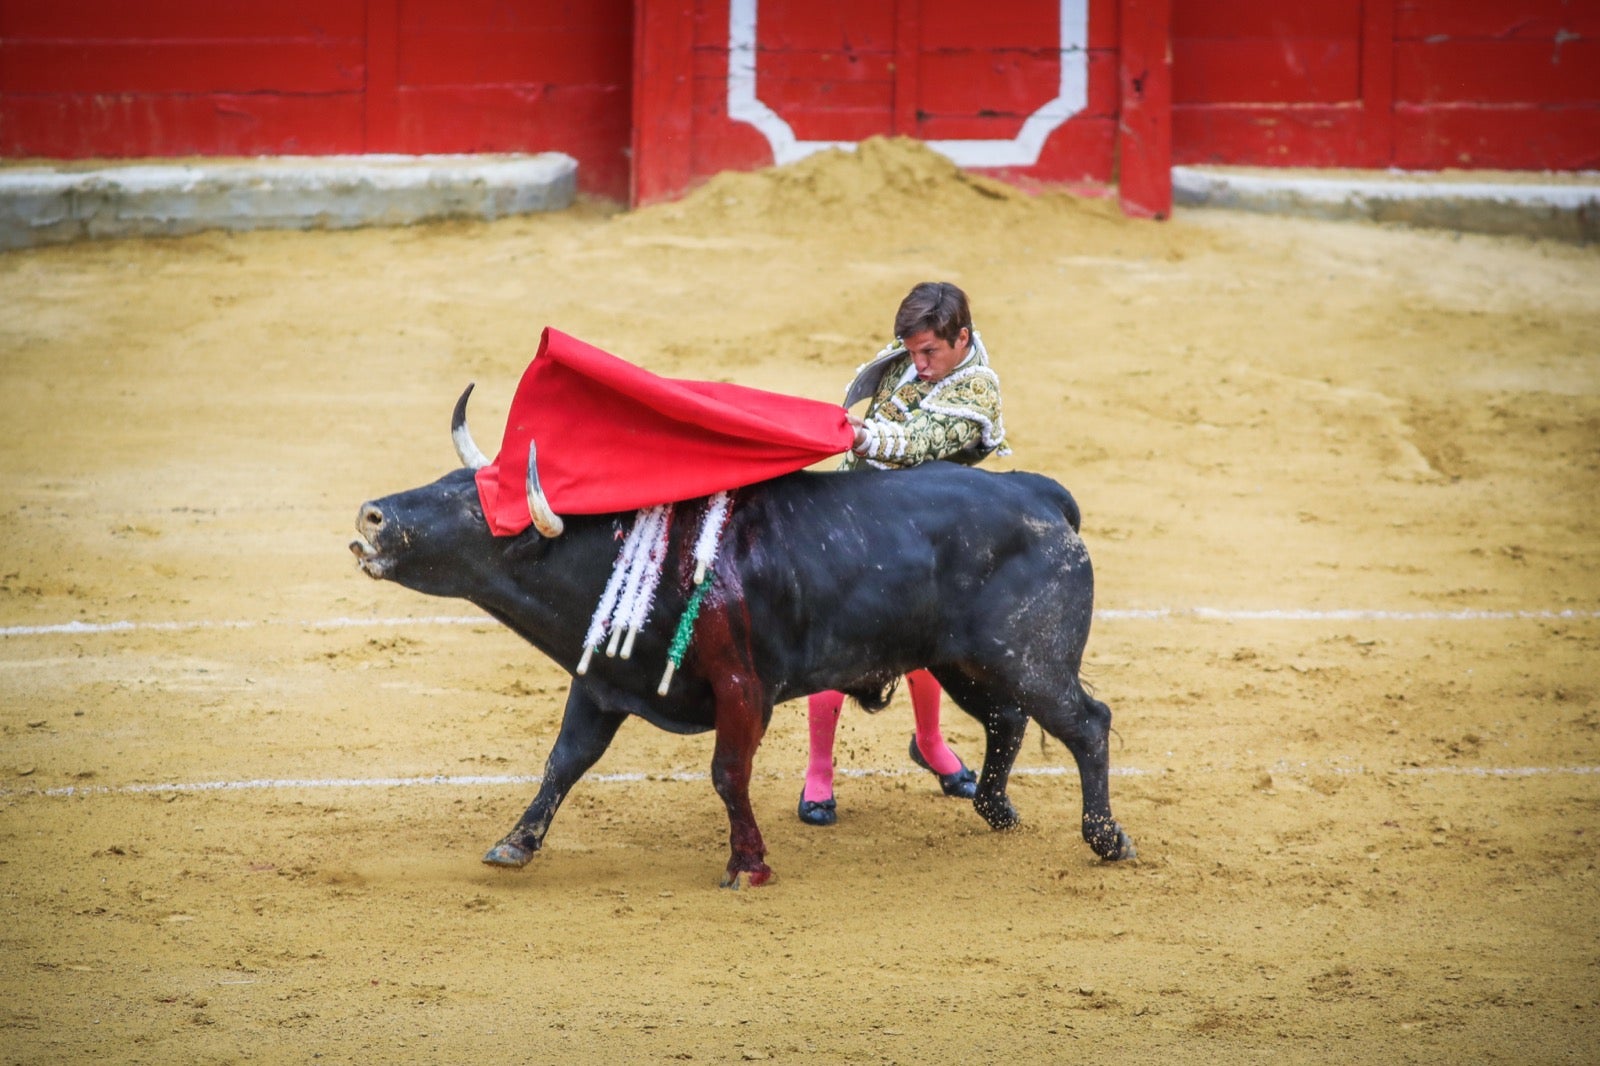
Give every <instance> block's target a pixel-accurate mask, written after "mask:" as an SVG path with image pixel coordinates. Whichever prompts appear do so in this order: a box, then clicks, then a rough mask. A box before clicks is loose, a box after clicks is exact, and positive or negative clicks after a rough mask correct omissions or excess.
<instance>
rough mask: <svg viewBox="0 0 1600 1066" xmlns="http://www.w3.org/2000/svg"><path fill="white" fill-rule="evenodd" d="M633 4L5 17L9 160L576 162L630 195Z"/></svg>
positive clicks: (101, 3)
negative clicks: (335, 156)
mask: <svg viewBox="0 0 1600 1066" xmlns="http://www.w3.org/2000/svg"><path fill="white" fill-rule="evenodd" d="M632 15H633V0H588V2H585V3H574V2H567V0H274V2H273V3H260V2H257V0H140V2H128V0H121V2H112V0H3V2H0V154H4V155H7V156H46V157H57V158H83V157H90V156H107V157H127V156H160V155H258V154H296V153H303V154H312V155H322V154H331V153H345V152H348V153H361V152H417V153H425V152H534V151H545V150H559V151H565V152H568V153H570V154H572V155H573V156H575V157H576V158H577V159H578V163H579V170H578V180H579V184H580V187H582V188H583V189H585V190H586V191H589V192H594V193H598V194H601V195H605V196H610V197H615V198H618V199H621V198H623V197H625V196H626V195H627V188H628V164H627V158H628V156H627V146H628V129H629V121H630V115H631V107H630V98H631V91H632V90H631V79H632V34H633V30H632Z"/></svg>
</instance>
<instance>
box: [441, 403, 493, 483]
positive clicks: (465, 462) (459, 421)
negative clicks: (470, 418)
mask: <svg viewBox="0 0 1600 1066" xmlns="http://www.w3.org/2000/svg"><path fill="white" fill-rule="evenodd" d="M471 395H472V386H471V385H468V386H467V391H466V392H463V393H462V394H461V399H459V400H457V401H456V411H455V414H453V415H451V416H450V439H451V441H453V442H454V443H455V446H456V454H457V455H459V456H460V457H461V465H462V466H465V467H469V468H471V469H473V470H482V469H483V468H484V467H486V466H488V465H489V459H488V457H487V456H485V455H484V454H483V453H482V452H480V451H479V450H478V446H477V445H476V444H474V443H473V440H472V430H470V429H468V428H467V397H468V396H471Z"/></svg>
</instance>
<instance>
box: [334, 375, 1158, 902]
mask: <svg viewBox="0 0 1600 1066" xmlns="http://www.w3.org/2000/svg"><path fill="white" fill-rule="evenodd" d="M464 399H465V397H463V400H464ZM458 411H459V409H458ZM458 423H459V414H458ZM473 450H474V451H475V449H473ZM705 506H706V504H705V501H703V500H700V501H688V502H685V503H681V504H678V505H676V507H675V511H676V512H677V513H676V514H675V516H674V517H675V518H676V519H678V520H676V521H674V522H673V524H672V532H671V536H670V540H669V549H668V553H667V557H666V563H665V566H664V568H663V572H662V576H661V581H660V585H659V587H658V590H657V593H656V601H655V606H654V609H653V613H652V616H651V622H650V624H649V625H647V626H646V627H645V628H643V629H642V630H641V631H640V632H639V634H638V637H637V644H636V646H635V648H634V650H633V653H632V655H631V657H630V658H627V659H624V658H620V657H618V658H608V657H606V655H605V654H604V652H603V651H602V652H600V653H597V654H595V655H594V657H593V661H592V664H591V665H590V666H589V668H588V670H587V672H586V673H585V674H583V675H582V676H578V675H576V674H575V673H574V671H575V670H576V669H577V667H578V663H579V659H580V657H581V656H582V654H583V643H584V638H585V636H586V633H587V630H588V627H589V620H590V617H591V614H592V612H593V610H594V607H595V605H596V603H597V602H598V601H599V599H600V597H601V594H602V591H603V589H604V586H605V584H606V581H607V578H608V577H609V575H610V572H611V568H612V564H613V562H614V560H615V558H616V555H617V549H618V544H619V536H620V534H621V532H622V531H624V530H626V529H627V528H628V526H629V524H630V522H631V521H632V517H633V516H632V515H629V514H619V515H593V516H572V517H569V518H567V519H566V529H565V532H563V533H561V534H560V535H559V536H557V537H554V538H547V537H544V536H542V535H541V534H540V533H539V532H537V531H536V530H535V529H533V528H529V529H528V530H526V531H524V532H523V533H522V534H520V535H518V536H515V537H495V536H493V535H491V534H490V532H489V528H488V525H487V524H486V522H485V521H484V516H483V512H482V508H481V505H480V503H479V499H478V492H477V487H476V484H475V482H474V480H473V472H472V470H470V469H458V470H455V471H452V472H451V473H449V474H446V475H445V476H444V477H442V478H440V479H439V480H438V481H435V482H434V483H433V484H431V485H425V486H423V487H421V488H416V489H412V490H410V491H408V492H401V493H397V494H395V495H392V496H385V497H384V498H382V499H380V500H374V501H371V502H369V503H365V504H362V506H361V509H360V512H359V515H358V518H357V529H358V531H359V532H360V533H361V535H362V538H363V540H358V541H355V542H354V543H352V544H351V546H350V547H351V550H352V551H353V552H355V554H356V556H357V558H358V559H359V560H360V564H361V568H362V569H363V570H364V571H365V572H366V573H368V574H369V575H371V576H372V577H374V578H383V579H388V580H392V581H395V582H398V583H399V584H401V585H404V586H405V587H407V588H410V589H414V590H415V591H417V592H422V593H426V594H428V595H432V596H449V597H457V598H460V599H464V600H468V601H470V602H472V603H474V604H476V605H477V606H479V607H481V608H482V609H483V610H485V611H487V612H488V613H489V614H491V615H493V616H494V617H495V618H497V619H499V620H500V621H501V622H503V623H505V624H506V625H507V626H509V627H510V628H511V629H512V631H514V632H515V633H517V634H518V635H519V636H521V637H522V638H524V639H525V640H527V641H528V642H529V643H531V644H533V645H534V646H535V647H537V648H538V649H539V650H540V651H542V652H544V653H545V654H546V655H548V656H550V658H552V659H554V660H555V661H556V662H557V663H559V664H560V665H561V666H562V668H563V669H565V670H566V671H567V672H568V673H574V677H573V680H572V685H571V688H570V689H569V690H568V693H567V705H566V710H565V712H564V714H563V716H562V720H561V730H560V733H559V735H558V736H557V737H556V742H555V747H554V748H553V749H552V750H551V752H550V757H549V760H548V761H547V762H546V764H545V772H544V777H543V779H542V781H541V782H540V786H539V791H538V794H537V795H536V796H535V797H534V800H533V802H532V804H531V805H529V807H528V809H527V811H526V812H525V813H524V814H523V815H522V818H521V819H520V820H519V821H518V822H517V824H516V826H515V827H514V828H513V829H512V830H511V832H510V833H508V834H506V836H505V837H504V839H502V840H501V841H500V842H499V843H498V844H497V845H495V847H494V848H492V849H491V850H490V851H489V853H488V854H487V855H485V856H484V861H485V862H487V863H490V864H492V865H496V866H506V867H520V866H523V865H525V864H526V863H527V862H528V861H529V860H530V859H531V858H532V857H533V853H534V852H536V851H538V850H539V847H540V845H541V844H542V842H543V840H544V836H545V833H546V832H547V831H548V830H549V828H550V822H551V820H552V818H554V816H555V813H556V809H557V808H558V807H559V806H560V805H561V802H562V800H563V799H565V797H566V795H567V792H568V791H569V790H570V789H571V788H572V786H573V785H574V784H575V783H576V782H577V781H578V779H579V778H580V777H582V776H583V774H584V773H585V772H587V771H588V770H589V768H590V767H592V766H593V765H594V764H595V762H596V761H597V760H598V759H599V758H600V756H601V755H602V754H604V753H605V750H606V748H607V747H608V746H609V745H610V743H611V741H612V738H613V737H615V735H616V732H617V729H618V727H619V726H621V724H622V722H623V721H624V720H625V719H626V718H627V717H628V716H629V715H637V716H638V717H640V718H644V719H645V720H647V721H649V722H652V723H654V724H655V725H657V726H660V727H661V728H663V729H667V730H670V731H672V732H675V733H698V732H703V731H705V730H708V729H714V730H715V731H716V743H715V751H714V754H713V756H712V762H711V780H712V783H713V785H714V787H715V788H716V790H717V794H718V795H719V796H721V797H722V801H723V803H724V804H725V805H726V806H727V809H728V820H729V823H730V834H729V840H730V844H731V846H732V856H731V857H730V858H729V860H728V868H727V876H726V878H725V879H724V882H723V883H724V884H726V885H732V886H734V887H737V886H738V884H739V883H740V880H741V878H742V877H747V878H748V880H749V882H750V883H751V884H761V883H762V882H764V881H766V880H767V879H768V878H769V877H770V876H771V870H770V868H769V867H768V866H767V864H766V863H765V862H764V861H763V860H764V858H765V855H766V847H765V845H764V844H763V842H762V839H761V831H760V829H758V828H757V826H756V820H755V815H754V812H753V811H752V809H751V806H750V774H751V766H752V763H753V760H754V756H755V752H756V748H757V746H758V745H759V744H760V743H761V738H762V735H763V733H764V732H765V731H766V728H767V724H768V722H769V721H770V720H771V717H772V708H773V706H774V705H775V704H777V703H780V702H782V701H784V700H791V699H796V698H798V697H801V696H805V695H807V694H808V693H812V692H819V691H822V690H824V689H838V690H841V691H844V692H846V693H849V694H850V695H852V696H853V697H855V698H856V699H857V700H859V701H861V702H862V703H863V704H864V705H867V706H869V707H878V706H882V705H883V703H884V693H885V690H886V688H887V686H889V685H890V684H892V683H893V681H894V679H896V678H898V677H899V676H900V675H902V674H904V673H905V672H906V671H909V670H914V669H917V668H919V667H926V668H928V669H929V670H930V671H931V672H932V673H933V675H934V677H936V678H937V679H938V681H939V683H940V685H942V686H943V687H944V689H945V691H946V692H948V693H949V694H950V697H951V698H952V699H953V700H954V701H955V702H956V704H957V705H958V706H960V707H961V708H962V709H963V710H965V711H966V712H967V713H968V714H971V715H972V716H973V717H974V718H976V719H977V720H978V721H979V722H981V723H982V724H983V728H984V734H985V749H984V758H983V770H982V773H981V774H980V776H979V778H978V789H977V795H976V796H975V797H974V799H973V806H974V807H976V808H977V811H978V813H979V814H980V815H981V816H982V817H983V818H984V820H985V821H987V822H988V823H989V825H990V826H991V827H993V828H995V829H1009V828H1011V827H1013V826H1015V825H1016V824H1017V823H1018V821H1019V818H1018V815H1017V812H1016V809H1015V808H1014V807H1013V806H1012V805H1011V802H1010V800H1009V799H1008V798H1007V796H1006V785H1007V781H1008V779H1009V777H1010V774H1011V768H1012V764H1013V762H1014V761H1015V759H1016V755H1017V751H1018V749H1019V748H1020V746H1021V743H1022V736H1023V731H1024V729H1025V728H1026V726H1027V722H1028V719H1029V718H1032V719H1034V720H1035V721H1037V722H1038V723H1039V724H1040V725H1041V726H1042V727H1043V728H1044V729H1045V730H1046V731H1047V732H1049V733H1050V734H1051V735H1052V736H1054V737H1056V738H1057V739H1058V740H1060V741H1061V742H1062V743H1063V744H1065V745H1066V746H1067V749H1068V750H1069V751H1071V752H1072V756H1073V758H1074V759H1075V760H1076V762H1077V765H1078V775H1079V779H1080V782H1081V785H1082V793H1083V838H1084V840H1085V841H1087V842H1088V844H1089V846H1090V847H1091V848H1092V849H1093V850H1094V851H1095V853H1096V854H1098V855H1100V856H1101V857H1103V858H1106V859H1124V858H1131V857H1133V854H1134V849H1133V844H1132V842H1131V841H1130V840H1129V839H1128V836H1127V834H1125V833H1124V832H1123V831H1122V829H1121V828H1120V827H1119V826H1118V825H1117V823H1116V820H1115V819H1114V818H1113V817H1112V815H1111V802H1110V795H1109V787H1108V781H1107V776H1108V772H1109V759H1108V755H1107V737H1108V735H1109V733H1110V726H1111V711H1110V710H1109V708H1107V707H1106V705H1105V704H1104V703H1101V702H1100V701H1099V700H1097V699H1095V698H1093V697H1092V696H1090V695H1089V694H1088V693H1087V692H1086V691H1085V690H1084V688H1083V685H1082V684H1081V683H1080V681H1079V677H1078V670H1079V666H1080V664H1081V662H1082V658H1083V648H1084V643H1085V641H1086V640H1087V638H1088V635H1089V621H1090V616H1091V613H1092V609H1093V602H1094V576H1093V570H1092V568H1091V567H1090V564H1089V555H1088V552H1087V551H1086V550H1085V549H1084V545H1083V541H1082V540H1081V539H1080V538H1079V536H1078V532H1077V527H1078V508H1077V504H1076V503H1075V502H1074V500H1073V498H1072V496H1071V495H1070V494H1069V493H1068V492H1067V491H1066V489H1064V488H1062V487H1061V486H1060V485H1058V484H1057V483H1056V482H1054V481H1052V480H1050V479H1049V478H1045V477H1041V476H1039V475H1037V474H1028V473H1005V474H997V473H989V472H986V471H981V470H975V469H972V468H970V467H964V466H956V465H952V464H949V463H928V464H924V465H922V466H919V467H916V468H913V469H910V470H902V471H875V470H867V471H859V472H854V473H797V474H790V475H788V476H785V477H780V478H776V479H774V480H771V481H766V482H761V483H759V484H756V485H751V486H749V487H747V488H744V489H740V490H739V491H737V492H736V493H734V494H733V501H732V507H731V516H730V517H729V519H728V522H727V526H726V528H725V532H724V534H723V539H722V549H721V551H720V552H719V554H718V556H717V559H716V563H715V565H714V567H713V568H712V569H713V572H712V584H711V586H710V592H709V594H707V595H706V596H705V598H704V603H703V606H702V609H701V612H700V615H699V619H698V622H697V624H696V625H695V628H694V632H693V641H692V643H691V645H690V646H689V650H688V653H687V655H686V657H685V658H684V660H683V665H682V667H681V668H680V669H679V670H678V671H677V672H676V674H675V675H674V677H673V679H672V682H671V685H670V686H669V688H668V689H667V692H666V695H664V696H661V695H657V691H656V690H657V682H658V681H659V679H660V677H661V674H662V667H663V664H664V663H665V661H666V657H667V654H668V648H669V642H670V640H671V637H672V633H673V630H674V628H675V626H676V624H677V621H678V619H679V617H680V616H681V615H682V613H683V611H684V608H685V606H686V603H687V601H688V598H689V594H690V590H691V583H692V578H691V576H690V575H691V572H692V571H693V569H694V560H693V558H692V551H693V546H694V540H695V538H696V536H697V535H698V531H699V527H700V516H701V515H702V514H703V512H704V509H705Z"/></svg>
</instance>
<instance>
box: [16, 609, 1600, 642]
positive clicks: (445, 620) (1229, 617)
mask: <svg viewBox="0 0 1600 1066" xmlns="http://www.w3.org/2000/svg"><path fill="white" fill-rule="evenodd" d="M1094 616H1095V618H1096V619H1101V620H1105V621H1141V620H1152V621H1160V620H1165V619H1186V618H1187V619H1199V620H1202V621H1213V622H1516V621H1548V622H1557V621H1586V620H1592V619H1600V610H1593V611H1585V610H1577V609H1572V608H1568V609H1566V610H1559V611H1558V610H1518V611H1490V610H1458V611H1385V610H1369V609H1365V608H1336V609H1332V610H1320V611H1319V610H1309V609H1267V610H1250V609H1241V608H1228V607H1151V608H1130V609H1120V608H1118V609H1108V610H1100V611H1096V612H1095V613H1094ZM499 624H500V623H499V622H497V621H495V620H494V619H493V618H490V617H489V616H487V615H459V616H458V615H434V616H431V617H425V618H323V619H318V620H314V621H287V620H280V619H269V620H254V621H253V620H249V619H239V620H234V621H226V620H223V621H218V620H206V619H198V620H194V621H169V622H134V621H118V622H57V623H52V624H48V625H37V626H0V637H36V636H50V635H65V636H85V635H87V636H92V635H95V634H102V633H140V632H151V633H183V632H189V631H192V630H201V629H257V628H261V627H265V626H292V627H294V628H297V629H363V628H372V629H384V628H388V627H392V626H478V625H485V626H498V625H499Z"/></svg>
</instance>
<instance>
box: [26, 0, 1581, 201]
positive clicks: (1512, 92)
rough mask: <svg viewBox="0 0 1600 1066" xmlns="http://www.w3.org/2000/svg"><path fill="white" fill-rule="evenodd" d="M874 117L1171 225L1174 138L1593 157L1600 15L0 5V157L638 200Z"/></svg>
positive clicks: (883, 0) (1371, 10) (1297, 160)
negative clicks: (546, 185)
mask: <svg viewBox="0 0 1600 1066" xmlns="http://www.w3.org/2000/svg"><path fill="white" fill-rule="evenodd" d="M1169 76H1170V80H1169ZM1169 101H1170V105H1169ZM874 134H902V135H906V136H912V137H918V138H921V139H923V140H925V141H927V142H928V143H929V144H931V145H932V146H934V147H935V148H936V149H938V150H940V151H943V152H945V153H946V154H948V155H950V156H951V157H952V158H954V159H956V160H957V161H958V162H960V163H961V164H962V165H963V166H968V167H973V168H976V169H981V170H985V171H987V172H989V173H992V174H995V175H997V176H1000V177H1004V178H1008V179H1012V180H1018V181H1022V182H1049V183H1057V184H1069V185H1080V186H1099V187H1105V186H1107V185H1108V184H1109V183H1111V182H1113V181H1117V182H1119V183H1120V186H1121V195H1122V199H1123V201H1124V203H1125V204H1126V205H1127V206H1128V209H1129V210H1130V211H1133V212H1135V213H1142V214H1153V215H1161V214H1163V213H1165V211H1166V206H1165V204H1166V200H1165V198H1164V197H1165V196H1166V195H1167V194H1166V193H1165V192H1164V191H1163V189H1164V186H1165V181H1166V173H1167V163H1168V156H1169V153H1170V158H1171V159H1172V160H1174V161H1176V162H1180V163H1193V162H1227V163H1257V164H1294V165H1301V166H1364V167H1386V166H1400V167H1406V168H1412V169H1431V168H1439V167H1457V166H1471V167H1487V166H1494V167H1509V168H1518V169H1546V168H1549V169H1588V168H1600V3H1597V2H1595V0H1302V2H1300V3H1297V4H1284V3H1282V2H1281V0H1228V2H1226V3H1216V2H1212V0H982V2H979V0H876V2H872V3H864V2H861V0H586V2H584V3H572V2H570V0H275V2H273V3H270V4H269V3H260V2H257V0H133V2H130V0H0V156H5V157H12V158H15V157H20V156H44V157H56V158H83V157H90V156H104V157H128V156H180V155H257V154H312V155H320V154H329V153H335V152H339V153H346V152H349V153H358V152H404V153H425V152H511V151H516V152H530V151H541V150H545V149H558V150H561V151H565V152H568V153H570V154H572V155H573V156H575V157H577V159H578V162H579V182H580V185H581V187H582V188H583V189H584V190H586V191H588V192H591V193H598V194H600V195H604V196H609V197H614V198H623V197H628V198H630V199H631V200H633V201H634V202H649V201H651V200H655V199H660V198H663V197H668V196H672V195H676V194H677V193H679V192H681V191H682V190H684V189H686V188H688V187H689V186H690V185H691V184H693V183H694V182H695V181H697V180H700V179H702V178H704V177H706V176H708V175H710V174H714V173H716V172H717V171H719V170H723V169H727V168H739V169H744V168H750V167H755V166H762V165H766V164H769V163H771V162H774V161H780V162H781V161H786V160H789V159H793V158H798V157H800V156H802V155H804V154H806V153H808V152H810V151H815V150H817V149H818V148H819V147H821V146H826V145H829V144H834V143H853V142H855V141H859V140H861V139H862V138H865V137H869V136H872V135H874Z"/></svg>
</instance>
